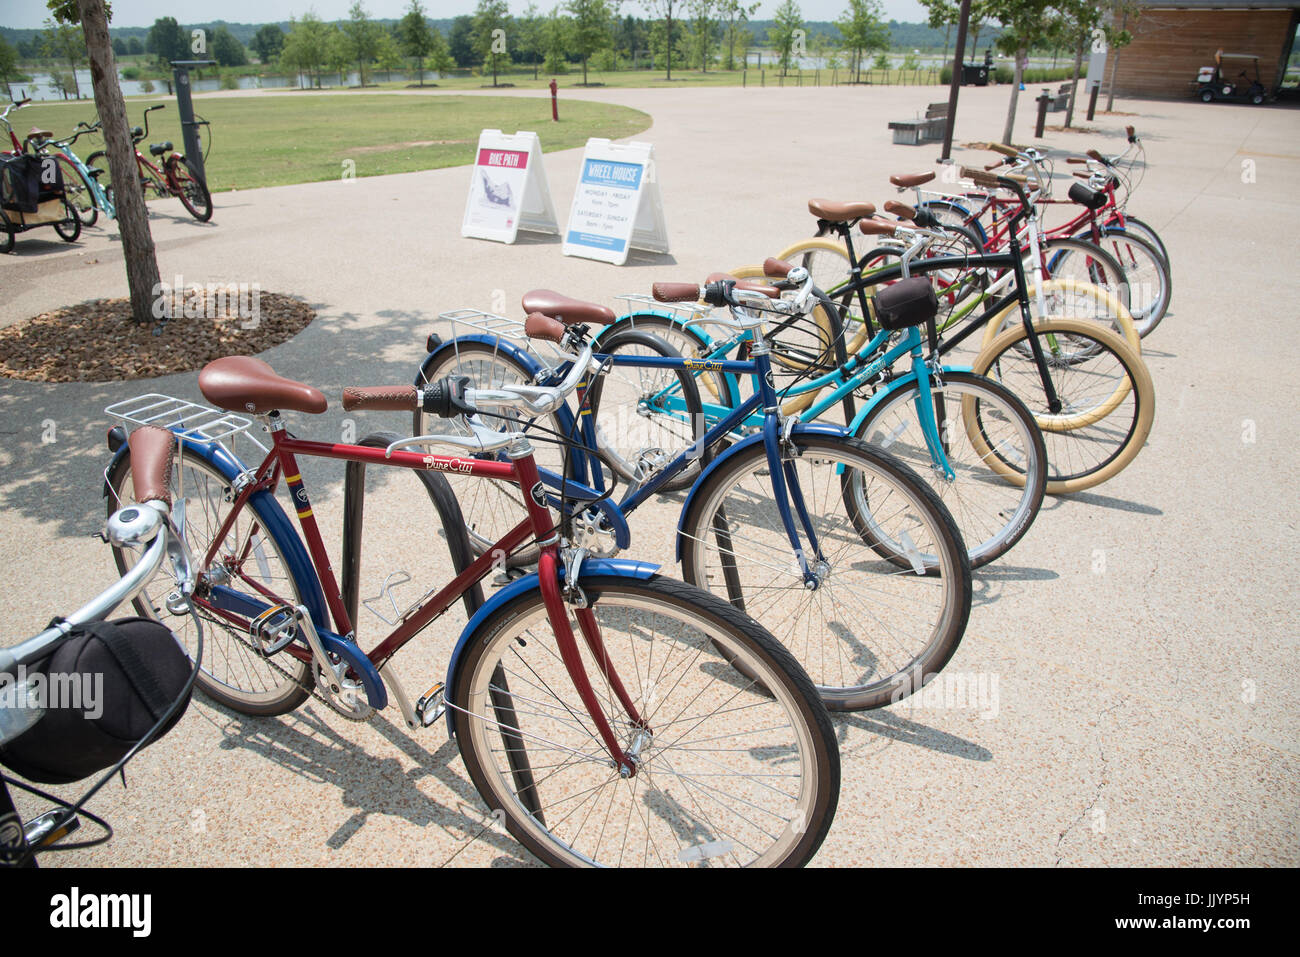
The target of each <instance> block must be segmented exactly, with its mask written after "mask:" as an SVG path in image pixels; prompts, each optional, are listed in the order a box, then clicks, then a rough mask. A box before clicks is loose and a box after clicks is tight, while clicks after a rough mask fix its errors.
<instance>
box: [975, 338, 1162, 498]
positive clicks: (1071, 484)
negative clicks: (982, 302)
mask: <svg viewBox="0 0 1300 957" xmlns="http://www.w3.org/2000/svg"><path fill="white" fill-rule="evenodd" d="M1034 335H1035V336H1037V337H1039V341H1040V344H1041V346H1042V348H1043V350H1044V352H1045V355H1046V356H1048V357H1050V355H1051V351H1052V346H1051V337H1052V336H1054V335H1058V336H1068V337H1070V341H1071V342H1076V341H1087V340H1091V344H1090V345H1086V346H1085V347H1084V350H1083V351H1085V352H1087V353H1088V354H1089V357H1088V358H1087V359H1086V360H1084V361H1081V362H1076V361H1061V362H1051V361H1050V358H1049V368H1050V370H1051V371H1052V373H1053V375H1052V378H1053V382H1054V383H1055V384H1056V388H1057V392H1058V395H1060V396H1061V398H1062V400H1063V402H1064V403H1065V405H1064V407H1063V409H1062V411H1060V412H1057V413H1053V412H1051V411H1050V410H1049V409H1048V408H1047V405H1046V395H1045V392H1044V391H1043V385H1042V380H1041V379H1040V378H1039V373H1038V368H1037V366H1036V365H1034V363H1033V362H1032V361H1031V359H1030V358H1029V356H1030V350H1029V349H1028V347H1027V346H1026V344H1025V340H1026V339H1027V337H1028V333H1027V332H1026V331H1025V329H1024V327H1023V326H1022V325H1016V326H1013V327H1012V328H1010V329H1008V330H1007V331H1005V332H1003V333H1002V334H1001V335H999V336H997V337H996V338H995V339H994V340H993V341H992V342H991V343H989V344H988V346H986V347H985V348H984V349H982V350H981V351H980V353H979V355H977V356H976V357H975V360H974V362H973V363H972V368H973V370H974V372H975V373H976V374H977V375H987V376H989V377H990V378H993V379H996V380H998V381H999V382H1001V383H1002V384H1003V385H1005V386H1006V387H1007V388H1009V389H1010V390H1011V391H1012V392H1013V393H1015V394H1016V395H1017V396H1018V397H1019V398H1020V399H1021V400H1022V401H1023V402H1024V403H1025V405H1027V406H1028V407H1029V409H1030V411H1031V412H1032V413H1033V415H1034V419H1035V420H1036V421H1037V422H1038V426H1039V428H1040V429H1042V431H1043V439H1044V441H1045V442H1046V444H1047V461H1048V464H1049V467H1050V471H1049V474H1048V480H1047V493H1048V494H1049V495H1061V494H1066V493H1069V492H1078V491H1082V490H1084V489H1089V488H1093V487H1094V486H1096V485H1100V484H1101V483H1102V482H1104V481H1106V480H1107V479H1109V478H1112V477H1113V476H1115V475H1117V474H1119V472H1121V471H1122V470H1123V469H1124V468H1125V467H1127V466H1128V464H1129V463H1130V462H1132V461H1133V459H1135V458H1136V457H1137V455H1138V453H1139V452H1140V451H1141V450H1142V445H1143V444H1144V443H1145V442H1146V439H1147V436H1148V435H1150V433H1151V425H1152V422H1153V421H1154V417H1155V386H1154V384H1153V383H1152V380H1151V373H1150V372H1149V371H1148V370H1147V367H1146V364H1145V363H1144V362H1143V361H1142V357H1141V355H1139V354H1138V352H1137V351H1136V350H1135V349H1133V347H1132V346H1131V345H1129V344H1128V343H1127V342H1125V341H1124V340H1123V339H1121V338H1120V337H1119V336H1117V335H1115V333H1113V332H1111V331H1110V330H1109V329H1105V328H1103V327H1101V326H1100V325H1098V324H1096V323H1091V322H1088V321H1087V320H1082V319H1049V320H1043V321H1035V322H1034ZM1085 374H1087V375H1090V376H1091V377H1092V379H1091V380H1088V379H1086V378H1085V379H1081V380H1076V381H1074V382H1067V376H1071V375H1074V376H1084V375H1085ZM1084 389H1094V390H1095V392H1096V395H1095V396H1092V395H1086V394H1084V395H1083V398H1082V399H1080V398H1079V396H1080V395H1081V394H1083V393H1082V390H1084ZM1070 443H1073V444H1070ZM1085 450H1089V451H1090V450H1097V451H1098V455H1096V456H1087V457H1085V456H1084V454H1083V452H1084V451H1085ZM1107 450H1110V451H1107Z"/></svg>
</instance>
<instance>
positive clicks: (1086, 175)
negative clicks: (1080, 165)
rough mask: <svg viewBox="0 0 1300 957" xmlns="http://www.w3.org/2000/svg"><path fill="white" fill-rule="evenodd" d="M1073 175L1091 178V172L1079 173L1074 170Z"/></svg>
mask: <svg viewBox="0 0 1300 957" xmlns="http://www.w3.org/2000/svg"><path fill="white" fill-rule="evenodd" d="M1074 175H1075V176H1077V177H1079V179H1092V174H1091V173H1080V172H1077V171H1076V172H1075V174H1074Z"/></svg>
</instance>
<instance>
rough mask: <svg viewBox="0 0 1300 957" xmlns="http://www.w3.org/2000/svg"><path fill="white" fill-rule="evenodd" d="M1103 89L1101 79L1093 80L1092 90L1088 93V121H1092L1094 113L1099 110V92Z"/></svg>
mask: <svg viewBox="0 0 1300 957" xmlns="http://www.w3.org/2000/svg"><path fill="white" fill-rule="evenodd" d="M1099 90H1101V80H1093V81H1092V92H1091V93H1089V94H1088V122H1089V123H1091V122H1092V115H1093V114H1094V113H1096V112H1097V93H1098V91H1099Z"/></svg>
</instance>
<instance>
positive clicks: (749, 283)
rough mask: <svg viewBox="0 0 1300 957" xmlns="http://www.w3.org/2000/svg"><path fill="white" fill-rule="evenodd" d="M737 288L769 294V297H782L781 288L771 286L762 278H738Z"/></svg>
mask: <svg viewBox="0 0 1300 957" xmlns="http://www.w3.org/2000/svg"><path fill="white" fill-rule="evenodd" d="M735 288H737V289H740V290H742V291H743V292H760V293H762V294H763V295H765V296H767V298H768V299H780V298H781V290H780V289H777V288H776V286H769V285H768V284H767V283H765V282H763V281H762V280H761V279H737V280H736V286H735Z"/></svg>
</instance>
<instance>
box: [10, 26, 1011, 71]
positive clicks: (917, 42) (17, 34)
mask: <svg viewBox="0 0 1300 957" xmlns="http://www.w3.org/2000/svg"><path fill="white" fill-rule="evenodd" d="M619 20H620V21H632V22H633V23H635V24H637V25H639V26H643V29H646V30H648V28H649V25H650V24H651V23H652V22H653V21H651V20H648V19H644V18H641V17H632V16H628V17H620V18H619ZM333 22H334V23H336V24H339V25H342V24H344V23H346V22H347V21H345V20H336V21H333ZM370 22H371V23H376V24H380V25H382V26H384V27H393V26H395V25H396V24H397V23H398V22H399V21H397V20H384V19H374V20H371V21H370ZM428 22H429V24H430V25H431V26H433V27H434V28H435V29H437V30H438V32H440V33H441V34H442V35H443V36H444V37H445V36H449V35H450V34H451V32H452V27H453V26H454V25H455V22H456V20H455V18H452V17H446V18H442V19H433V18H429V20H428ZM266 25H267V24H264V23H229V22H227V21H225V20H212V21H210V22H208V23H187V24H185V29H186V30H191V29H194V30H207V31H209V32H210V33H215V32H216V31H217V29H218V28H219V27H225V28H226V29H227V30H229V31H230V33H231V34H233V35H234V37H235V39H236V40H238V41H239V42H240V43H241V44H243V45H244V46H246V47H247V46H251V45H252V42H253V37H254V36H256V34H257V31H258V30H260V29H262V27H264V26H266ZM273 25H274V26H278V27H279V28H280V29H281V30H283V31H284V32H285V33H286V34H287V33H288V32H289V28H290V26H291V24H290V23H289V21H288V20H281V21H278V22H276V23H274V24H273ZM773 26H775V21H773V20H750V21H748V22H747V23H746V24H745V27H746V28H747V29H748V30H749V31H750V33H751V34H752V35H753V41H752V43H751V44H750V45H751V46H752V47H763V48H767V47H768V46H770V43H769V41H768V30H769V29H770V28H772V27H773ZM888 27H889V41H890V49H891V50H900V51H902V50H942V49H944V47H945V46H947V45H950V43H949V42H947V41H951V39H952V37H951V36H950V35H949V36H947V37H946V38H945V32H946V31H944V30H938V29H935V28H934V27H931V26H929V25H928V24H925V23H901V22H899V21H898V20H890V21H889V23H888ZM803 28H804V30H806V31H807V34H808V40H809V41H810V44H811V42H812V41H814V39H815V38H816V37H818V36H824V37H826V39H827V40H828V41H830V42H839V40H840V33H839V30H838V29H837V28H836V26H835V24H834V23H832V22H830V21H826V20H809V21H806V22H805V23H804V25H803ZM149 30H150V27H110V28H109V31H108V32H109V35H110V36H112V37H113V39H115V40H117V39H121V40H123V41H126V42H129V41H130V40H131V39H133V38H134V39H135V40H137V41H138V42H139V43H140V44H141V46H142V47H143V46H144V45H145V41H146V40H147V38H148V36H149ZM999 32H1000V31H999V29H998V27H997V26H996V25H993V24H989V25H986V26H985V27H983V29H982V30H981V32H980V47H981V49H982V48H984V47H985V46H988V45H990V44H992V43H993V41H994V40H996V39H997V37H998V33H999ZM41 33H42V31H41V30H40V29H38V28H33V29H22V30H19V29H15V28H12V27H5V26H0V38H4V39H5V40H8V41H9V43H11V44H13V45H14V47H15V48H16V49H17V51H18V56H19V57H20V58H21V59H24V60H28V59H36V58H38V57H40V56H41V53H40V51H39V47H38V41H39V36H40V34H41ZM132 47H134V44H133V45H132ZM140 52H143V49H142V50H141V51H140Z"/></svg>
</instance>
